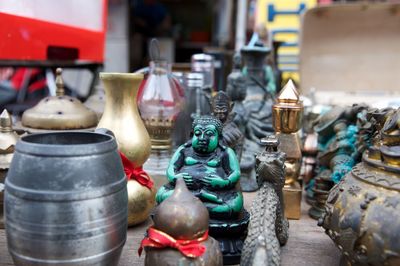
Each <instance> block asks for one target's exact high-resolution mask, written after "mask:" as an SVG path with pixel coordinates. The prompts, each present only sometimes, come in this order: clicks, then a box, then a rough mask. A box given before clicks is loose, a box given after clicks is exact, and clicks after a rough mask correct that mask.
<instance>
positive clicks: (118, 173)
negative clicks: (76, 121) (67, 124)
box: [4, 132, 128, 266]
mask: <svg viewBox="0 0 400 266" xmlns="http://www.w3.org/2000/svg"><path fill="white" fill-rule="evenodd" d="M127 202H128V198H127V191H126V178H125V174H124V170H123V167H122V165H121V161H120V158H119V154H118V152H117V143H116V141H115V139H114V138H113V137H112V136H111V135H107V134H99V133H90V132H59V133H46V134H33V135H28V136H25V137H22V138H21V140H20V141H19V142H18V143H17V145H16V148H15V153H14V157H13V160H12V162H11V166H10V169H9V171H8V175H7V179H6V183H5V204H4V205H5V217H6V228H7V230H6V234H7V242H8V250H9V252H10V254H11V256H12V258H13V260H14V263H15V264H16V265H80V266H81V265H117V264H118V260H119V256H120V253H121V251H122V247H123V245H124V244H125V240H126V227H127Z"/></svg>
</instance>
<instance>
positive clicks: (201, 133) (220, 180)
mask: <svg viewBox="0 0 400 266" xmlns="http://www.w3.org/2000/svg"><path fill="white" fill-rule="evenodd" d="M222 129H223V124H222V122H221V121H220V120H219V119H217V118H215V117H212V116H201V117H199V118H196V119H195V121H194V122H193V137H192V140H191V141H189V142H187V143H185V144H183V145H182V146H180V147H179V148H178V149H177V151H176V152H175V154H174V155H173V157H172V159H171V161H170V164H169V166H168V169H167V178H168V181H169V183H168V184H167V185H165V186H163V187H161V188H160V190H159V191H158V193H157V196H156V200H157V203H161V202H162V201H163V200H165V199H166V198H168V197H169V196H170V195H171V194H172V193H173V190H174V186H175V181H176V179H177V178H178V177H182V178H183V179H184V180H185V183H186V186H187V187H188V188H189V190H191V191H192V193H193V194H194V195H195V196H197V197H198V198H199V199H200V200H202V201H203V203H204V204H205V206H206V207H207V209H208V211H209V213H210V217H211V218H217V219H218V218H234V217H237V216H238V215H239V213H240V212H241V211H242V209H243V195H242V192H241V191H240V189H239V186H238V185H239V184H238V181H239V178H240V167H239V162H238V160H237V158H236V155H235V152H234V151H233V150H232V149H231V148H229V147H227V146H224V145H222V144H221V142H220V141H219V139H220V137H221V135H222Z"/></svg>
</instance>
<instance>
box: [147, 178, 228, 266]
mask: <svg viewBox="0 0 400 266" xmlns="http://www.w3.org/2000/svg"><path fill="white" fill-rule="evenodd" d="M153 221H154V226H152V229H156V230H157V231H158V232H161V233H162V234H167V235H168V236H170V237H172V238H173V239H174V240H177V241H181V242H182V241H192V240H195V239H199V238H203V236H204V235H207V234H208V221H209V215H208V211H207V208H206V207H205V206H204V204H203V203H202V202H201V201H200V200H199V199H198V198H196V197H195V196H194V195H193V194H192V193H191V192H190V191H189V190H188V189H187V187H186V184H185V181H184V180H183V179H182V178H178V179H177V180H176V186H175V189H174V192H173V193H172V195H171V196H170V197H169V198H168V199H166V200H165V201H163V202H162V203H161V204H160V205H159V206H157V208H156V210H155V212H154V217H153ZM149 230H150V229H149ZM204 238H205V239H204V240H203V241H201V242H200V243H198V244H199V245H201V246H203V247H205V251H204V253H203V254H202V255H200V256H198V257H187V256H186V255H184V254H182V252H180V250H179V249H175V248H170V247H168V246H167V247H159V248H154V247H151V245H148V246H147V245H144V246H145V250H146V258H145V265H148V266H153V265H192V266H206V265H207V266H222V253H221V250H220V248H219V243H218V242H217V241H216V240H215V239H214V238H212V237H211V236H209V235H208V237H204ZM144 241H146V240H144ZM143 243H144V242H142V245H143Z"/></svg>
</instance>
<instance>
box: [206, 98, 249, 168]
mask: <svg viewBox="0 0 400 266" xmlns="http://www.w3.org/2000/svg"><path fill="white" fill-rule="evenodd" d="M211 110H212V114H213V115H214V116H215V117H217V118H218V119H219V120H221V122H222V124H223V125H224V127H223V129H222V138H223V141H224V142H225V144H226V145H227V146H228V147H230V148H232V149H233V150H234V151H235V153H236V156H237V157H238V159H239V161H240V158H241V155H242V148H243V140H244V135H243V134H242V132H241V131H240V129H239V128H238V126H237V125H236V123H235V122H233V116H234V115H235V114H233V113H232V103H231V100H230V98H229V96H228V95H227V94H226V93H225V92H223V91H219V92H217V94H216V95H215V96H214V97H212V99H211Z"/></svg>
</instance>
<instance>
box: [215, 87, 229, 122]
mask: <svg viewBox="0 0 400 266" xmlns="http://www.w3.org/2000/svg"><path fill="white" fill-rule="evenodd" d="M211 107H212V112H213V115H214V116H215V117H216V118H218V119H219V120H221V122H222V123H225V122H226V120H227V119H228V116H229V113H230V112H231V110H232V103H231V100H230V98H229V96H228V94H226V92H223V91H219V92H217V94H216V95H215V96H214V97H213V98H212V100H211Z"/></svg>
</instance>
